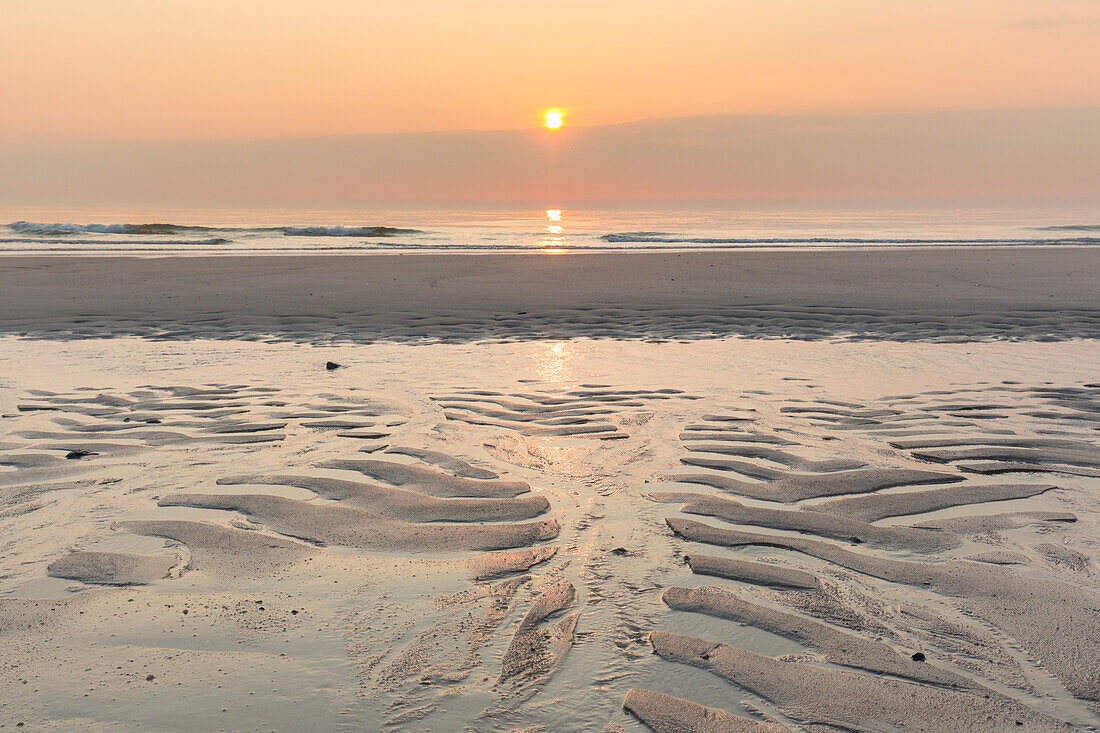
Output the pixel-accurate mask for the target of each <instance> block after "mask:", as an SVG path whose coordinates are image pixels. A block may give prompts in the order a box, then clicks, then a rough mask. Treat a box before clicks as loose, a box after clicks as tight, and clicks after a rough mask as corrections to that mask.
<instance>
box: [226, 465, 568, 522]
mask: <svg viewBox="0 0 1100 733" xmlns="http://www.w3.org/2000/svg"><path fill="white" fill-rule="evenodd" d="M494 475H495V474H494ZM218 484H219V485H222V486H239V485H247V484H251V485H266V486H296V487H298V488H302V489H309V490H310V491H313V492H314V493H316V494H317V495H318V496H322V497H324V498H326V499H332V500H333V501H339V502H342V503H344V504H347V505H349V506H354V507H357V508H359V509H363V510H364V511H368V512H371V513H372V514H377V515H378V516H381V517H387V518H390V519H401V520H404V521H407V522H499V521H515V520H521V519H532V518H534V517H537V516H538V515H540V514H544V513H545V512H547V511H549V509H550V502H549V501H548V500H547V498H546V497H545V496H519V497H516V498H500V499H465V498H457V499H440V498H437V497H435V496H430V495H428V494H423V493H420V492H418V491H408V490H406V489H401V488H398V487H395V486H383V485H381V484H371V483H364V482H361V481H345V480H343V479H332V478H320V477H317V476H298V475H292V474H272V475H265V476H253V475H244V476H227V477H225V478H220V479H218Z"/></svg>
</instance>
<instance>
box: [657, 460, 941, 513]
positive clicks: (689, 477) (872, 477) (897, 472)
mask: <svg viewBox="0 0 1100 733" xmlns="http://www.w3.org/2000/svg"><path fill="white" fill-rule="evenodd" d="M681 460H685V459H681ZM720 465H722V462H718V463H717V464H714V465H711V464H708V467H718V466H720ZM758 477H759V478H767V479H769V482H768V483H755V482H751V481H739V480H737V479H735V478H732V477H730V476H723V475H721V474H714V473H700V474H672V475H669V476H668V477H667V478H668V480H670V481H678V482H680V483H689V484H702V485H703V486H710V487H713V488H715V489H721V490H722V491H725V492H728V493H731V494H740V495H741V496H746V497H749V498H752V499H761V500H764V501H778V502H784V503H793V502H797V501H803V500H805V499H820V498H823V497H826V496H841V495H844V494H870V493H873V492H875V491H879V490H880V489H889V488H893V487H895V486H915V485H918V484H944V483H956V482H959V481H962V480H963V477H962V476H959V475H957V474H951V473H941V472H936V471H917V470H912V469H905V468H864V469H856V470H854V471H836V472H833V473H822V474H816V475H806V474H795V473H784V472H781V471H769V472H768V475H761V476H758Z"/></svg>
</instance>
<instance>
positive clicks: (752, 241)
mask: <svg viewBox="0 0 1100 733" xmlns="http://www.w3.org/2000/svg"><path fill="white" fill-rule="evenodd" d="M600 239H602V240H604V241H606V242H617V243H621V244H627V243H631V242H637V243H659V244H745V245H766V244H1096V243H1098V242H1100V237H1068V238H1061V237H1059V238H1057V239H1009V238H1005V239H911V238H904V237H885V238H876V239H861V238H856V237H684V236H659V237H658V236H648V235H641V234H638V233H636V232H617V233H612V234H605V235H603V236H602V237H600Z"/></svg>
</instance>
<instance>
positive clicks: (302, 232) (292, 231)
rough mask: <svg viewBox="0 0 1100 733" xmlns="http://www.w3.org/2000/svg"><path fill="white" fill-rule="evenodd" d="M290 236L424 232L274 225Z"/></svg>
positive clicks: (395, 228) (351, 235)
mask: <svg viewBox="0 0 1100 733" xmlns="http://www.w3.org/2000/svg"><path fill="white" fill-rule="evenodd" d="M270 231H277V232H282V233H283V234H285V235H286V236H288V237H392V236H395V235H400V234H423V232H421V231H420V230H419V229H399V228H398V227H345V226H334V227H274V228H273V229H271V230H270Z"/></svg>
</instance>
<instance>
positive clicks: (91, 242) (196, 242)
mask: <svg viewBox="0 0 1100 733" xmlns="http://www.w3.org/2000/svg"><path fill="white" fill-rule="evenodd" d="M231 243H233V240H232V239H226V238H225V237H207V238H205V239H137V240H134V239H127V240H126V241H125V242H110V241H108V240H103V239H70V238H68V237H66V238H64V239H29V238H27V237H0V244H38V245H45V244H66V245H70V244H79V245H88V246H103V245H107V244H114V245H115V246H125V247H132V246H135V245H159V246H162V247H163V246H167V247H174V246H181V247H182V246H202V245H219V244H231Z"/></svg>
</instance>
